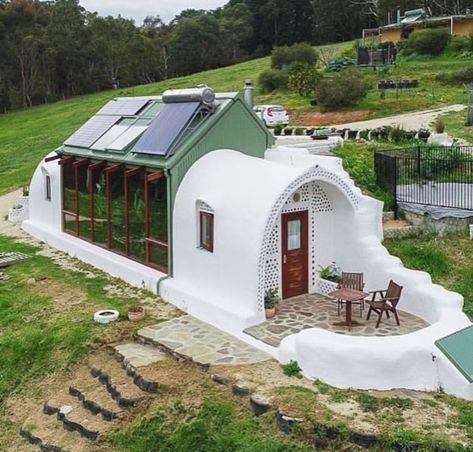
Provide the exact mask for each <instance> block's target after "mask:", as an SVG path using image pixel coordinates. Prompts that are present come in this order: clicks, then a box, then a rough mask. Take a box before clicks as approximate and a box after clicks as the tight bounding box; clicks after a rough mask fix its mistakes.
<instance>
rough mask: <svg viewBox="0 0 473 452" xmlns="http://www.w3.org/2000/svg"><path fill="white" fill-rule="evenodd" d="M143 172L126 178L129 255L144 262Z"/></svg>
mask: <svg viewBox="0 0 473 452" xmlns="http://www.w3.org/2000/svg"><path fill="white" fill-rule="evenodd" d="M144 175H145V173H144V172H141V173H140V174H137V175H136V176H131V177H128V178H127V179H128V227H129V240H130V242H129V251H130V255H131V256H133V257H135V258H137V259H139V260H142V261H144V260H145V193H144V183H145V179H144Z"/></svg>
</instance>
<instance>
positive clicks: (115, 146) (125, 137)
mask: <svg viewBox="0 0 473 452" xmlns="http://www.w3.org/2000/svg"><path fill="white" fill-rule="evenodd" d="M147 128H148V127H147V126H132V127H130V128H128V130H127V131H126V132H124V133H122V134H121V135H120V136H119V137H118V138H117V139H116V140H114V141H113V142H112V143H110V144H109V145H108V146H107V150H110V151H124V150H125V149H126V148H127V147H128V146H129V145H130V144H131V143H132V142H133V141H134V140H136V139H137V138H138V137H139V136H140V135H141V134H142V133H143V132H144V131H145V130H146V129H147Z"/></svg>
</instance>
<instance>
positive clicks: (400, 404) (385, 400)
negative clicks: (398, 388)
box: [356, 392, 414, 411]
mask: <svg viewBox="0 0 473 452" xmlns="http://www.w3.org/2000/svg"><path fill="white" fill-rule="evenodd" d="M356 400H357V402H358V403H359V404H360V406H361V408H362V410H363V411H378V410H379V409H381V408H392V407H395V408H400V409H403V410H405V409H408V408H412V407H413V405H414V402H413V401H412V400H411V399H402V398H400V397H373V396H371V395H369V394H368V393H366V392H360V393H358V395H357V397H356Z"/></svg>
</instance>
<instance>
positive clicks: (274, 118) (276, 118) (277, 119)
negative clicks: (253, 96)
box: [253, 105, 289, 127]
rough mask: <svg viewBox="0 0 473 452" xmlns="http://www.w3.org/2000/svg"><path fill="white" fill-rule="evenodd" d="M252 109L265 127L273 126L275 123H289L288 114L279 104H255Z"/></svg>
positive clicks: (285, 124)
mask: <svg viewBox="0 0 473 452" xmlns="http://www.w3.org/2000/svg"><path fill="white" fill-rule="evenodd" d="M253 111H254V112H255V113H256V116H258V118H260V119H261V120H262V121H263V122H264V123H265V124H266V127H274V126H275V125H276V124H282V125H283V126H287V125H288V124H289V115H288V114H287V111H286V110H285V109H284V107H282V106H281V105H255V106H254V107H253Z"/></svg>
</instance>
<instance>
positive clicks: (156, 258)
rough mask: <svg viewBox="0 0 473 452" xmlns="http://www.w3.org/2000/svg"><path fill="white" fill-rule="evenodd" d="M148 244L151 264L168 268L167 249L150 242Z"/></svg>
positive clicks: (165, 269)
mask: <svg viewBox="0 0 473 452" xmlns="http://www.w3.org/2000/svg"><path fill="white" fill-rule="evenodd" d="M148 246H149V260H150V262H151V263H152V264H155V265H158V266H159V267H161V268H162V269H163V270H164V271H167V268H168V249H167V247H164V246H161V245H155V244H152V243H149V244H148Z"/></svg>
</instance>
